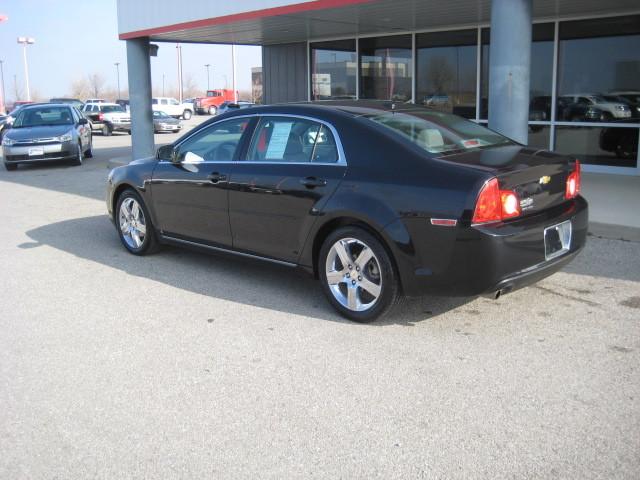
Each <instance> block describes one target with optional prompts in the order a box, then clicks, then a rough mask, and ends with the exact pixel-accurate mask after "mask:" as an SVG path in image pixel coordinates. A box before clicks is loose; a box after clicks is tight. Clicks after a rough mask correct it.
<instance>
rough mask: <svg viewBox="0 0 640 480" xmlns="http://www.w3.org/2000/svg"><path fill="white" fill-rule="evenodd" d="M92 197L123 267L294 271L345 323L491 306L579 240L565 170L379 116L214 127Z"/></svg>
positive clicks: (334, 110) (298, 114) (395, 115)
mask: <svg viewBox="0 0 640 480" xmlns="http://www.w3.org/2000/svg"><path fill="white" fill-rule="evenodd" d="M107 191H108V193H107V207H108V210H109V213H110V216H111V218H112V220H113V221H114V224H115V226H116V230H117V232H118V235H119V237H120V240H121V242H122V244H123V245H124V247H125V248H126V249H127V250H128V251H129V252H131V253H133V254H135V255H143V254H147V253H150V252H152V251H154V250H155V249H156V247H157V246H158V245H159V244H173V245H179V246H185V247H193V248H197V249H201V250H204V251H209V252H225V253H231V254H235V255H240V256H243V257H251V258H256V259H261V260H265V261H268V262H273V263H277V264H280V265H284V266H287V267H298V268H301V269H303V270H305V271H307V272H309V273H311V274H313V275H315V276H316V277H317V278H318V279H319V280H320V283H321V285H322V288H323V290H324V293H325V295H326V297H327V299H328V301H329V302H330V303H331V304H332V305H333V307H335V309H336V310H337V311H338V312H339V313H340V314H342V315H343V316H345V317H347V318H349V319H351V320H355V321H360V322H368V321H372V320H374V319H375V318H377V317H379V316H380V315H382V314H384V313H385V312H387V311H388V310H389V309H390V308H391V307H392V306H393V305H394V304H396V303H397V302H398V300H400V299H401V298H402V297H403V296H405V295H406V296H418V295H423V294H427V293H437V294H445V295H452V296H454V295H456V296H474V295H487V296H491V297H493V298H497V297H498V296H500V295H501V294H504V293H507V292H510V291H512V290H515V289H517V288H520V287H524V286H526V285H529V284H531V283H533V282H536V281H538V280H540V279H542V278H544V277H547V276H548V275H551V274H552V273H554V272H555V271H557V270H558V269H560V268H562V267H563V266H564V265H566V264H567V263H568V262H570V261H571V260H572V259H573V258H575V256H576V255H577V254H578V253H579V252H580V251H581V250H582V248H583V247H584V245H585V241H586V236H587V216H588V214H587V202H586V201H585V200H584V198H582V197H581V196H580V194H579V192H580V163H579V162H578V161H577V160H575V159H573V158H569V157H566V156H562V155H557V154H554V153H550V152H547V151H541V150H537V149H529V148H526V147H524V146H522V145H520V144H517V143H515V142H513V141H511V140H509V139H507V138H505V137H503V136H501V135H498V134H497V133H495V132H493V131H490V130H488V129H486V128H484V127H482V126H480V125H477V124H475V123H473V122H470V121H467V120H464V119H462V118H460V117H457V116H454V115H449V114H445V113H441V112H437V111H434V110H430V109H427V108H423V107H417V106H411V105H405V104H393V103H390V102H380V103H376V102H370V103H365V102H339V103H333V102H328V103H309V104H284V105H274V106H264V107H255V108H251V109H246V110H237V111H234V112H232V113H228V114H225V115H221V116H218V117H216V118H214V119H212V120H211V121H208V122H206V123H204V124H203V125H201V126H200V127H199V128H196V129H194V130H192V131H191V132H189V133H188V134H187V135H185V136H183V137H182V138H181V139H179V140H178V141H176V142H175V143H174V144H172V145H166V146H163V147H161V148H159V149H158V152H157V155H156V157H155V158H145V159H139V160H136V161H134V162H132V163H131V164H129V165H126V166H123V167H118V168H116V169H114V170H112V171H111V172H110V174H109V177H108V188H107ZM284 293H285V292H283V294H284Z"/></svg>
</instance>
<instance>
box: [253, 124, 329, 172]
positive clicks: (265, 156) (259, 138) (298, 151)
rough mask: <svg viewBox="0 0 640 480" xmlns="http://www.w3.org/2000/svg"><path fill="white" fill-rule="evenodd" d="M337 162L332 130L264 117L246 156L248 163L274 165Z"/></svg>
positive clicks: (316, 125)
mask: <svg viewBox="0 0 640 480" xmlns="http://www.w3.org/2000/svg"><path fill="white" fill-rule="evenodd" d="M338 159H339V157H338V149H337V147H336V142H335V138H334V137H333V134H332V133H331V130H330V129H329V128H327V127H326V126H325V125H322V124H321V123H318V122H314V121H313V120H307V119H302V118H294V117H263V118H262V119H261V120H260V124H259V125H258V127H257V128H256V131H255V133H254V135H253V139H252V141H251V146H250V147H249V153H248V155H247V160H248V161H252V162H272V163H281V162H291V163H312V162H313V163H336V162H337V161H338Z"/></svg>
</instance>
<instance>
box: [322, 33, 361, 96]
mask: <svg viewBox="0 0 640 480" xmlns="http://www.w3.org/2000/svg"><path fill="white" fill-rule="evenodd" d="M357 62H358V58H357V54H356V41H355V40H338V41H333V42H318V43H312V44H311V99H312V100H329V99H343V98H349V99H355V98H356V81H357V74H358V63H357Z"/></svg>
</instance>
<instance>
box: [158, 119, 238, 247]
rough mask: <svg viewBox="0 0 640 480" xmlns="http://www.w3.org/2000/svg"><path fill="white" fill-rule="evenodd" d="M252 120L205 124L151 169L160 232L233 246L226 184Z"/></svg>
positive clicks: (175, 236) (213, 243) (176, 236)
mask: <svg viewBox="0 0 640 480" xmlns="http://www.w3.org/2000/svg"><path fill="white" fill-rule="evenodd" d="M250 123H251V119H250V118H237V119H230V120H226V121H223V122H218V123H215V124H212V125H208V126H206V127H204V128H202V129H200V130H198V131H197V132H195V133H194V134H192V135H190V136H189V137H187V138H186V139H184V140H183V141H181V142H180V143H179V144H177V145H176V146H175V147H174V149H173V154H172V157H173V158H172V159H171V160H160V161H159V162H158V164H157V166H156V168H155V169H154V171H153V177H152V180H151V195H152V201H153V207H154V212H155V214H156V221H157V223H158V228H159V229H160V231H161V232H162V234H163V235H167V236H171V237H174V238H182V239H189V240H194V241H198V242H201V243H206V244H210V245H219V246H226V247H230V246H231V230H230V228H229V208H228V207H229V203H228V190H227V187H228V184H229V177H230V175H231V173H232V167H233V160H234V159H236V158H237V155H238V152H239V151H240V149H239V147H240V145H241V144H242V142H243V141H244V137H245V136H246V134H247V132H248V129H249V127H250Z"/></svg>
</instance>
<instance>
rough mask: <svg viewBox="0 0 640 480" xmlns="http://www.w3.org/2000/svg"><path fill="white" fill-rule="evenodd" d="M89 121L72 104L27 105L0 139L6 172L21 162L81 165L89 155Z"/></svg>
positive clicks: (90, 142) (90, 145) (90, 152)
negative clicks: (67, 161) (57, 162)
mask: <svg viewBox="0 0 640 480" xmlns="http://www.w3.org/2000/svg"><path fill="white" fill-rule="evenodd" d="M92 146H93V143H92V139H91V128H90V127H89V122H88V121H87V119H86V118H84V117H83V116H82V115H81V114H80V112H79V111H78V110H77V109H76V108H75V107H73V106H71V105H65V104H61V103H59V104H58V103H52V104H38V105H30V106H27V107H24V108H22V109H20V111H19V112H18V114H17V115H16V119H15V121H14V122H13V125H12V126H11V128H10V129H9V130H8V131H7V132H6V133H5V134H4V136H3V138H2V156H3V159H4V166H5V168H6V169H7V170H15V169H16V168H17V166H18V165H19V164H21V163H34V162H43V161H53V160H71V161H72V162H73V163H74V164H75V165H81V164H82V161H83V160H84V158H85V157H91V156H92V155H93V154H92Z"/></svg>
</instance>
